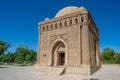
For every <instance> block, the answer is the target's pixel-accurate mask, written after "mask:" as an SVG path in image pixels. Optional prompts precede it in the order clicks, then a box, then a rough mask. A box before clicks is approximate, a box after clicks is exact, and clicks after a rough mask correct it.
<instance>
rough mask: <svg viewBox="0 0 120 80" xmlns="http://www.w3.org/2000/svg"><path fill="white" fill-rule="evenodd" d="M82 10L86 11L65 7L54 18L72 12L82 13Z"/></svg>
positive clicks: (81, 8) (82, 8)
mask: <svg viewBox="0 0 120 80" xmlns="http://www.w3.org/2000/svg"><path fill="white" fill-rule="evenodd" d="M82 10H86V9H85V8H84V7H80V8H79V7H75V6H69V7H65V8H63V9H61V10H60V11H59V12H58V13H57V14H56V16H55V18H56V17H61V16H64V15H67V14H71V13H74V12H78V11H82Z"/></svg>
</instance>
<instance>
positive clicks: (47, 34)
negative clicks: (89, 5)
mask: <svg viewBox="0 0 120 80" xmlns="http://www.w3.org/2000/svg"><path fill="white" fill-rule="evenodd" d="M100 68H101V62H100V54H99V32H98V29H97V27H96V25H95V23H94V20H93V19H92V17H91V15H90V13H89V11H88V10H87V9H85V8H84V7H80V8H79V7H75V6H69V7H65V8H63V9H61V10H60V11H59V12H58V13H57V14H56V16H55V18H53V19H48V18H46V19H45V21H43V22H40V23H39V24H38V53H37V63H36V65H35V69H36V70H37V71H43V72H48V73H55V74H62V73H72V74H84V75H91V74H93V73H95V72H96V71H97V70H99V69H100Z"/></svg>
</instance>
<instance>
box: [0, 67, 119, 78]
mask: <svg viewBox="0 0 120 80" xmlns="http://www.w3.org/2000/svg"><path fill="white" fill-rule="evenodd" d="M0 80H120V65H103V66H102V69H100V70H99V71H98V72H96V73H94V74H93V75H92V76H85V75H75V74H64V75H61V76H58V75H53V74H47V73H41V72H35V71H34V66H25V67H19V66H4V67H3V66H0Z"/></svg>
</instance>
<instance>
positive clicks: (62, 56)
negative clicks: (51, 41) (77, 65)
mask: <svg viewBox="0 0 120 80" xmlns="http://www.w3.org/2000/svg"><path fill="white" fill-rule="evenodd" d="M64 64H65V53H64V52H62V53H59V65H60V66H64Z"/></svg>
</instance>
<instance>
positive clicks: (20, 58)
mask: <svg viewBox="0 0 120 80" xmlns="http://www.w3.org/2000/svg"><path fill="white" fill-rule="evenodd" d="M27 53H29V51H28V49H27V48H23V47H18V48H17V50H16V51H15V57H16V59H15V62H17V63H19V64H22V63H24V62H25V56H26V54H27Z"/></svg>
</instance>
